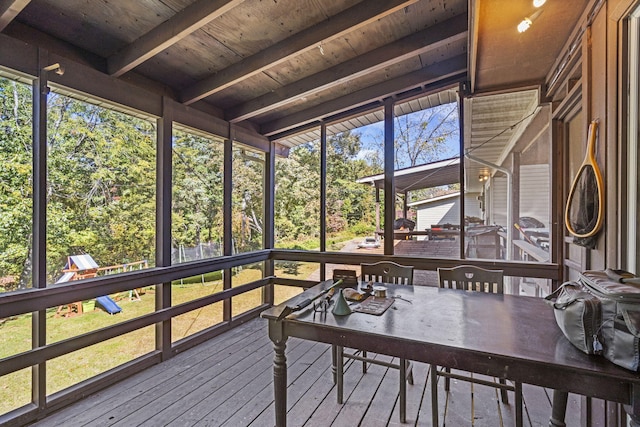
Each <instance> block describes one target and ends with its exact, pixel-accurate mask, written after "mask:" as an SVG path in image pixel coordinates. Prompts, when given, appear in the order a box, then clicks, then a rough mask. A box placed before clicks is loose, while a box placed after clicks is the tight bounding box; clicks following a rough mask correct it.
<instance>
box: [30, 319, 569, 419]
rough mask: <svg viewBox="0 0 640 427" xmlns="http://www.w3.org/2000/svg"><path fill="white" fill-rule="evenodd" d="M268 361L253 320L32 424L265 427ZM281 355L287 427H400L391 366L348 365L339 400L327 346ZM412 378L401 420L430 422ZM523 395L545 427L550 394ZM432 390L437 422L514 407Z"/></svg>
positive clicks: (456, 387) (467, 393)
mask: <svg viewBox="0 0 640 427" xmlns="http://www.w3.org/2000/svg"><path fill="white" fill-rule="evenodd" d="M272 359H273V352H272V346H271V342H270V341H269V339H268V337H267V324H266V321H264V320H262V319H256V320H253V321H251V322H248V323H246V324H244V325H241V326H239V327H238V328H235V329H234V330H233V331H230V332H228V333H226V334H224V335H221V336H219V337H217V338H215V339H212V340H210V341H208V342H206V343H204V344H201V345H199V346H197V347H195V348H193V349H191V350H189V351H186V352H184V353H182V354H180V355H178V356H176V357H174V358H173V359H171V360H169V361H167V362H165V363H162V364H160V365H156V366H154V367H152V368H150V369H147V370H145V371H142V372H140V373H139V374H137V375H135V376H132V377H130V378H128V379H126V380H124V381H121V382H119V383H118V384H115V385H113V386H111V387H110V388H108V389H105V390H103V391H102V392H100V393H97V394H95V395H92V396H89V397H87V398H86V399H84V400H82V401H80V402H78V403H75V404H74V405H72V406H69V407H67V408H65V409H63V410H61V411H59V412H57V413H55V414H53V415H51V416H50V417H48V418H46V419H44V420H42V421H40V422H38V423H36V424H34V425H37V426H58V425H65V426H84V425H91V426H92V427H93V426H127V427H129V426H229V427H238V426H256V427H263V426H272V425H273V423H274V413H273V389H272V387H273V386H272ZM287 360H288V366H289V371H288V379H289V388H288V405H289V410H288V416H287V420H288V423H289V424H288V425H290V426H317V427H324V426H367V427H368V426H394V425H400V422H399V416H398V405H397V400H398V371H397V370H393V369H391V370H388V369H387V368H384V367H381V366H372V367H371V368H370V369H369V372H368V373H367V374H365V375H362V374H361V369H360V365H358V364H355V365H353V364H352V365H350V366H348V367H347V372H346V373H345V399H346V402H345V403H344V405H338V404H337V403H336V391H335V388H334V385H333V382H332V378H331V370H330V369H329V365H330V360H331V356H330V346H328V345H326V344H321V343H314V342H309V341H303V340H299V339H291V340H290V341H289V343H288V347H287ZM414 376H415V384H414V385H409V386H408V400H409V401H408V409H407V417H408V420H407V421H408V423H407V425H416V426H430V425H431V403H430V402H431V396H430V387H429V370H428V367H427V366H426V365H424V364H421V363H415V365H414ZM441 388H442V387H441ZM523 392H524V401H525V410H524V415H525V425H526V426H547V425H548V418H549V414H550V411H551V407H550V400H549V399H550V391H548V390H544V389H542V388H540V387H533V386H528V385H524V386H523ZM441 393H442V395H441V396H440V401H439V403H440V408H439V411H440V421H441V423H442V422H443V419H444V424H442V425H447V426H471V425H473V426H512V425H514V423H513V419H514V418H513V416H514V408H513V404H511V405H503V404H501V403H500V401H499V397H498V396H497V394H496V391H495V389H493V388H490V387H486V386H478V385H474V386H473V388H472V386H471V385H470V384H469V383H464V382H456V381H453V382H452V391H451V392H450V393H449V395H448V397H447V396H445V394H444V391H443V390H441ZM510 397H511V398H512V397H513V396H512V395H511V396H510ZM512 401H513V399H511V402H512ZM578 402H579V398H578V397H577V396H574V395H570V402H569V408H568V413H567V425H568V426H569V427H573V426H578V425H579V424H578V420H579V418H578V414H579V406H578V405H579V403H578Z"/></svg>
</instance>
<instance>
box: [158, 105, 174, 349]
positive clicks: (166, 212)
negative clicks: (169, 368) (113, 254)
mask: <svg viewBox="0 0 640 427" xmlns="http://www.w3.org/2000/svg"><path fill="white" fill-rule="evenodd" d="M172 134H173V107H172V104H171V101H170V100H169V99H167V98H166V97H163V98H162V117H161V118H159V119H158V134H157V142H156V144H157V152H158V160H157V162H156V165H157V166H156V167H157V170H156V177H157V179H156V181H157V184H156V185H157V191H156V193H157V195H158V196H157V199H156V215H157V219H156V267H168V266H170V265H171V185H172V183H171V175H172V167H173V165H172V159H171V143H172V141H171V139H172ZM169 307H171V282H166V283H161V284H158V285H156V310H162V309H164V308H169ZM156 349H157V350H160V351H161V352H162V359H163V360H166V359H169V358H170V357H171V319H168V320H165V321H164V322H161V323H157V324H156Z"/></svg>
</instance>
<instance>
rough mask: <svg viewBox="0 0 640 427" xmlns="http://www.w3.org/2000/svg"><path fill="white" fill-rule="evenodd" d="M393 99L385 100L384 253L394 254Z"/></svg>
mask: <svg viewBox="0 0 640 427" xmlns="http://www.w3.org/2000/svg"><path fill="white" fill-rule="evenodd" d="M393 139H394V135H393V100H392V99H391V98H387V99H385V100H384V254H385V255H393V221H394V220H395V215H396V191H395V182H394V176H393V175H394V174H393V172H394V169H395V162H394V157H395V150H394V147H393Z"/></svg>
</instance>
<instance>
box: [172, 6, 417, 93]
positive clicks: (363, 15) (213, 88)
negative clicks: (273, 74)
mask: <svg viewBox="0 0 640 427" xmlns="http://www.w3.org/2000/svg"><path fill="white" fill-rule="evenodd" d="M417 1H418V0H366V1H362V2H360V3H358V4H356V5H355V6H352V7H350V8H349V9H347V10H345V11H343V12H341V13H339V14H337V15H335V16H332V17H330V18H328V19H326V20H324V21H322V22H320V23H318V24H316V25H313V26H311V27H309V28H307V29H304V30H302V31H300V32H299V33H297V34H295V35H293V36H291V37H289V38H287V39H285V40H283V41H281V42H279V43H276V44H274V45H271V46H269V47H268V48H266V49H264V50H262V51H260V52H257V53H255V54H254V55H251V56H249V57H247V58H245V59H243V60H242V61H240V62H236V63H235V64H232V65H230V66H229V67H227V68H225V69H224V70H220V71H218V72H217V73H215V74H213V75H212V76H210V77H208V78H206V79H204V80H201V81H199V82H197V83H196V84H194V85H192V86H190V87H188V88H186V89H185V90H184V91H183V92H182V94H181V97H180V100H181V102H183V103H184V104H191V103H193V102H196V101H198V100H200V99H202V98H205V97H207V96H209V95H212V94H214V93H216V92H219V91H221V90H223V89H226V88H227V87H229V86H231V85H233V84H236V83H238V82H240V81H242V80H244V79H247V78H249V77H251V76H254V75H256V74H258V73H260V72H262V71H264V70H266V69H267V68H270V67H273V66H274V65H276V64H279V63H282V62H284V61H286V60H288V59H289V58H291V57H292V56H294V55H298V54H300V53H302V52H305V51H307V50H309V49H312V48H315V47H316V46H317V45H318V44H319V43H320V42H327V41H329V40H333V39H335V38H338V37H340V36H342V35H344V34H346V33H348V32H350V31H353V30H356V29H358V28H360V27H363V26H365V25H367V24H369V23H371V22H373V21H375V20H378V19H381V18H383V17H385V16H387V15H390V14H392V13H393V12H395V11H397V10H399V9H402V8H404V7H406V6H409V5H411V4H413V3H416V2H417Z"/></svg>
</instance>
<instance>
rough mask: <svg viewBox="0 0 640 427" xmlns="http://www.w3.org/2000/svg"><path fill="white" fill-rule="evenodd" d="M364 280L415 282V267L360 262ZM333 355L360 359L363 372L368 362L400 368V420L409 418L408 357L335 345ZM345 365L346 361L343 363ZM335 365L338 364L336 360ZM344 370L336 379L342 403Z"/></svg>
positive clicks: (375, 281)
mask: <svg viewBox="0 0 640 427" xmlns="http://www.w3.org/2000/svg"><path fill="white" fill-rule="evenodd" d="M360 267H361V275H362V281H363V283H364V282H369V281H372V282H374V283H394V284H399V285H412V284H413V267H412V266H404V265H400V264H396V263H395V262H390V261H381V262H377V263H373V264H360ZM332 350H333V355H334V356H335V357H336V358H341V359H342V360H343V361H344V359H352V360H359V361H361V362H362V373H363V374H366V373H367V364H368V363H373V364H375V365H381V366H386V367H389V368H394V369H399V370H400V422H402V423H404V422H405V421H406V418H407V382H408V383H409V384H413V372H412V367H411V364H410V363H409V361H408V360H406V359H400V361H399V363H389V362H384V361H381V360H377V359H372V358H370V357H367V352H366V351H360V350H356V351H355V352H353V353H347V352H345V351H344V347H342V346H336V345H334V346H333V348H332ZM341 365H342V366H344V362H343V363H342V364H341ZM334 366H336V363H335V360H334ZM343 375H344V372H343V371H342V370H339V369H338V370H337V371H336V377H335V381H336V383H337V384H338V403H342V400H343V399H342V386H341V385H342V384H343V380H342V378H343Z"/></svg>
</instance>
